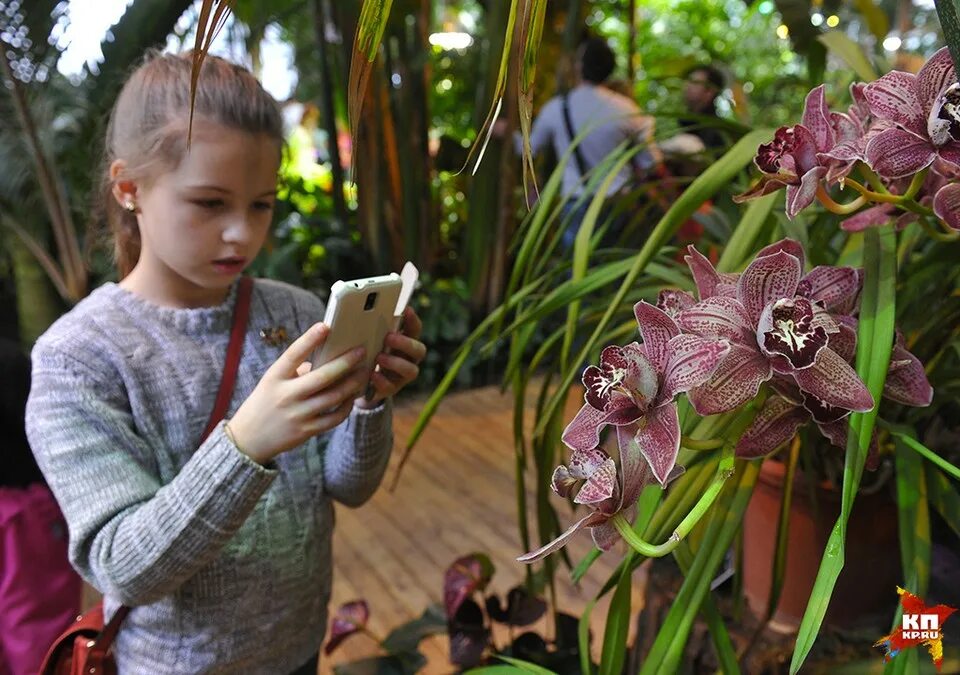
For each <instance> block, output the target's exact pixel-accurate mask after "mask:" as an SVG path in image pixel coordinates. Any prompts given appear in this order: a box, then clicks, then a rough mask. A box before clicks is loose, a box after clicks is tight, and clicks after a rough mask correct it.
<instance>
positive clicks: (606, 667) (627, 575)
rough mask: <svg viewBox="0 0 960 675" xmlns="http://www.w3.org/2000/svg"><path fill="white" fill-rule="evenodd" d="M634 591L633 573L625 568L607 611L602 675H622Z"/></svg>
mask: <svg viewBox="0 0 960 675" xmlns="http://www.w3.org/2000/svg"><path fill="white" fill-rule="evenodd" d="M632 591H633V571H632V570H631V569H630V568H629V567H624V569H623V571H622V572H621V573H620V581H619V582H618V583H617V590H616V591H614V593H613V598H611V599H610V608H609V609H608V610H607V627H606V630H604V632H603V650H602V652H601V655H600V671H599V672H600V675H620V673H621V671H622V670H623V663H624V661H625V660H626V657H627V633H628V632H629V630H630V601H631V599H632Z"/></svg>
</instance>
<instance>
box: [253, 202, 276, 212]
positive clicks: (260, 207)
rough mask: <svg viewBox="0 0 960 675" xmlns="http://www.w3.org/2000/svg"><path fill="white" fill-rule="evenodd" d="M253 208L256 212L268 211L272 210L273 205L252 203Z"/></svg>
mask: <svg viewBox="0 0 960 675" xmlns="http://www.w3.org/2000/svg"><path fill="white" fill-rule="evenodd" d="M253 208H255V209H256V210H257V211H269V210H270V209H272V208H273V204H272V203H270V202H254V203H253Z"/></svg>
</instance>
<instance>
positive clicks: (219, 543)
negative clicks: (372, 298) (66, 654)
mask: <svg viewBox="0 0 960 675" xmlns="http://www.w3.org/2000/svg"><path fill="white" fill-rule="evenodd" d="M235 298H236V284H234V287H233V288H232V289H231V291H230V293H229V296H228V298H227V300H226V301H225V302H224V304H222V305H220V306H217V307H209V308H201V309H172V308H164V307H158V306H156V305H153V304H150V303H148V302H146V301H144V300H142V299H140V298H138V297H137V296H135V295H133V294H132V293H130V292H129V291H126V290H124V289H122V288H120V287H119V286H117V285H116V284H106V285H105V286H102V287H100V288H98V289H97V290H96V291H94V292H93V293H92V294H91V295H90V296H89V297H87V298H86V299H85V300H83V301H82V302H81V303H80V304H78V305H77V306H76V307H75V308H74V309H73V310H72V311H71V312H69V313H68V314H66V315H65V316H63V317H62V318H61V319H60V320H59V321H57V322H56V323H55V324H54V325H53V326H52V327H51V328H50V329H49V330H48V331H47V332H46V333H45V334H44V335H43V336H42V337H41V338H40V340H38V342H37V344H36V346H35V347H34V350H33V384H32V390H31V392H30V400H29V403H28V405H27V419H26V421H27V434H28V437H29V440H30V444H31V446H32V448H33V451H34V454H35V455H36V457H37V460H38V462H39V464H40V467H41V469H42V470H43V473H44V475H45V476H46V479H47V481H48V482H49V483H50V487H51V488H52V490H53V492H54V494H55V495H56V498H57V501H58V502H59V503H60V506H61V508H62V509H63V512H64V514H65V515H66V519H67V523H68V524H69V529H70V560H71V562H72V563H73V565H74V566H75V567H76V568H77V570H78V571H79V572H80V574H81V575H83V577H84V578H85V579H86V580H87V581H88V582H90V583H91V584H92V585H93V586H95V587H96V588H98V589H99V590H100V591H102V592H103V593H104V594H105V609H106V612H107V616H111V615H112V614H113V612H114V611H115V610H116V608H117V607H118V606H119V605H120V604H127V605H131V606H133V607H134V609H133V611H132V612H131V613H130V615H129V616H128V617H127V618H126V620H125V621H124V623H123V626H122V628H121V630H120V634H119V637H118V639H117V642H116V644H115V653H116V659H117V664H118V666H119V669H120V672H121V673H123V674H124V675H127V674H128V673H131V674H137V673H145V674H146V673H149V674H150V675H158V674H162V673H199V672H206V673H271V674H283V673H287V672H290V671H292V670H293V669H294V668H296V667H297V666H299V665H300V664H301V663H303V662H304V661H306V660H307V659H308V658H310V656H312V655H313V654H314V653H316V652H317V649H318V647H319V646H320V644H321V641H322V640H323V636H324V632H325V629H326V618H327V602H328V600H329V598H330V584H331V579H330V575H331V532H332V527H333V520H334V519H333V504H332V500H337V501H339V502H342V503H344V504H347V505H349V506H359V505H360V504H362V503H363V502H364V501H366V500H367V499H369V498H370V496H371V495H372V494H373V492H374V491H375V490H376V489H377V486H378V485H379V484H380V480H381V478H382V477H383V473H384V471H385V469H386V465H387V460H388V458H389V454H390V448H391V446H392V431H391V413H390V408H389V404H387V405H384V406H381V407H379V408H377V409H375V410H372V411H365V410H361V409H354V411H353V413H352V414H351V416H350V417H349V418H348V419H347V421H345V422H344V423H343V424H341V425H340V426H339V427H337V428H336V429H335V430H333V431H332V432H329V433H327V434H325V435H323V436H320V437H317V438H314V439H311V440H310V441H309V442H307V443H305V444H304V445H302V446H300V447H298V448H295V449H293V450H290V451H289V452H286V453H283V454H282V455H280V456H279V457H277V458H276V460H275V462H274V464H273V465H271V468H269V469H268V468H265V467H263V466H261V465H259V464H257V463H255V462H253V461H251V460H250V459H249V458H248V457H247V456H246V455H244V454H242V453H241V452H240V451H239V450H237V448H236V446H234V445H233V444H232V443H231V442H230V440H229V439H228V438H227V437H226V435H225V434H224V433H223V423H221V424H220V425H218V426H217V428H216V429H215V430H214V431H213V433H212V434H211V435H210V437H209V438H207V440H206V441H204V442H203V443H201V442H200V440H201V439H200V436H201V435H202V433H203V429H204V426H205V425H206V422H207V419H208V417H209V415H210V411H211V410H212V409H213V403H214V399H215V397H216V391H217V386H218V384H219V382H220V375H221V372H222V370H223V364H224V356H225V354H226V349H227V343H228V341H229V332H230V323H231V318H232V311H233V306H234V302H235ZM322 318H323V306H322V303H321V302H320V301H319V300H318V299H317V298H315V297H314V296H313V295H311V294H310V293H307V292H305V291H302V290H299V289H296V288H294V287H292V286H289V285H286V284H282V283H278V282H274V281H267V280H257V282H256V284H255V286H254V290H253V297H252V300H251V307H250V324H249V327H248V330H247V335H246V340H245V343H244V347H243V359H242V361H241V363H240V367H239V372H238V374H237V383H236V388H235V390H234V394H233V400H232V402H231V405H230V408H229V410H228V414H227V416H228V417H229V416H230V414H232V413H233V412H234V411H235V410H236V409H237V407H239V405H240V404H241V403H242V402H243V401H244V399H246V398H247V396H248V395H249V394H250V392H251V391H252V390H253V388H254V387H255V386H256V384H257V382H258V381H259V380H260V377H261V376H262V375H263V373H264V371H265V370H266V369H267V368H268V367H269V366H270V364H271V363H273V362H274V361H275V360H276V358H277V357H278V356H279V355H280V354H281V352H282V351H283V349H284V346H283V345H280V346H271V345H270V344H267V343H266V342H265V341H264V340H262V339H261V338H260V336H259V333H260V330H262V329H264V328H270V327H277V326H284V327H285V328H286V331H287V334H288V335H289V336H290V337H291V339H292V338H296V337H297V336H298V335H300V334H301V333H302V332H303V331H304V330H306V329H307V328H308V327H309V326H310V325H311V324H313V323H315V322H316V321H319V320H321V319H322Z"/></svg>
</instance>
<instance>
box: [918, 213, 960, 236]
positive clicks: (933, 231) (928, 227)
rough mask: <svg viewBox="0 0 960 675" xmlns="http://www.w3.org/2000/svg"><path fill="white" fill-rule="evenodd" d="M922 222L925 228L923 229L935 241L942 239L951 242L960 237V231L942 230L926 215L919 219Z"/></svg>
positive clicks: (921, 225) (921, 224)
mask: <svg viewBox="0 0 960 675" xmlns="http://www.w3.org/2000/svg"><path fill="white" fill-rule="evenodd" d="M917 220H918V221H919V222H920V227H922V228H923V231H924V232H926V233H927V234H929V235H930V238H931V239H933V240H934V241H942V242H945V243H950V242H953V241H957V239H960V232H942V231H940V229H939V228H937V227H936V226H935V225H932V224H931V223H930V221H929V220H927V219H926V217H925V216H923V215H921V216H920V217H919V218H918V219H917Z"/></svg>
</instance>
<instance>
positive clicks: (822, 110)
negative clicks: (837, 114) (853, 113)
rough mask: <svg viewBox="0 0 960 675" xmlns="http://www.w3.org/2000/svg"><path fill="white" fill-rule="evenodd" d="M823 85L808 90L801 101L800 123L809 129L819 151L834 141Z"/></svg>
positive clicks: (828, 146) (828, 147) (831, 144)
mask: <svg viewBox="0 0 960 675" xmlns="http://www.w3.org/2000/svg"><path fill="white" fill-rule="evenodd" d="M823 91H824V88H823V85H822V84H821V85H819V86H816V87H814V88H813V89H811V90H810V93H809V94H807V97H806V99H805V100H804V102H803V117H802V118H801V120H802V121H801V124H802V125H803V126H804V127H805V128H806V129H807V130H809V131H810V133H811V134H812V135H813V138H814V141H815V143H816V148H817V150H819V151H820V152H823V151H825V150H829V149H830V148H832V147H833V146H834V144H835V143H836V137H835V136H834V133H833V125H832V124H831V120H830V109H829V108H828V107H827V99H826V97H825V96H824V93H823Z"/></svg>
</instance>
